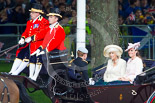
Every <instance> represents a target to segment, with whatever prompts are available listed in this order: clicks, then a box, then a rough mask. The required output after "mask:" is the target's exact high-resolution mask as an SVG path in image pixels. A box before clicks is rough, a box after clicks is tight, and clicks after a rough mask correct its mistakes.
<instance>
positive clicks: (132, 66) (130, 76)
mask: <svg viewBox="0 0 155 103" xmlns="http://www.w3.org/2000/svg"><path fill="white" fill-rule="evenodd" d="M128 45H129V46H128V48H127V49H126V50H125V51H128V55H129V57H130V59H129V60H128V62H127V68H126V73H125V75H124V76H123V77H122V78H119V80H122V81H129V82H130V83H133V81H134V79H135V78H136V76H137V75H138V74H140V73H142V71H143V62H142V59H141V58H140V55H139V52H138V48H139V46H140V42H138V43H134V44H132V43H128Z"/></svg>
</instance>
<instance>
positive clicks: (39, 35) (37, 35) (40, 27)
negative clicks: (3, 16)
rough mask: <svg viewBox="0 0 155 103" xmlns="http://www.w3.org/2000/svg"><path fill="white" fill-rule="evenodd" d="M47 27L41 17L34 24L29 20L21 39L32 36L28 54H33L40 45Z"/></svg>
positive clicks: (46, 21)
mask: <svg viewBox="0 0 155 103" xmlns="http://www.w3.org/2000/svg"><path fill="white" fill-rule="evenodd" d="M48 27H49V22H48V20H46V19H45V18H43V17H42V16H40V17H39V18H38V19H37V20H36V21H35V22H34V23H33V20H29V21H28V22H27V25H26V30H25V31H24V33H23V34H22V37H23V38H27V37H31V36H34V40H33V41H31V42H30V54H32V53H33V52H35V51H36V50H37V48H39V46H40V45H41V44H42V42H43V39H44V37H45V35H46V32H47V30H46V29H48Z"/></svg>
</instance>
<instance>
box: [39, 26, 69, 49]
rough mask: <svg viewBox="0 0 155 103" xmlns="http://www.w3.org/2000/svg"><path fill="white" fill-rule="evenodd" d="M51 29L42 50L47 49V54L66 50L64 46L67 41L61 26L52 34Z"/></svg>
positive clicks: (54, 29)
mask: <svg viewBox="0 0 155 103" xmlns="http://www.w3.org/2000/svg"><path fill="white" fill-rule="evenodd" d="M50 30H51V29H50V28H48V32H47V35H46V36H45V39H44V41H43V44H42V45H41V48H42V49H45V48H46V51H47V52H50V51H52V50H54V49H58V50H65V49H66V47H65V46H64V40H65V32H64V29H63V27H62V26H61V25H59V24H56V25H55V26H54V28H53V29H52V31H51V33H50Z"/></svg>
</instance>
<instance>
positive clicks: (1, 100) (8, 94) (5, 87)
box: [0, 78, 10, 103]
mask: <svg viewBox="0 0 155 103" xmlns="http://www.w3.org/2000/svg"><path fill="white" fill-rule="evenodd" d="M0 80H1V81H2V83H3V85H4V87H3V91H2V97H1V99H0V103H2V102H3V99H4V94H5V93H4V92H5V89H6V91H7V97H8V103H10V93H9V90H8V87H7V85H6V83H5V82H4V79H2V78H1V79H0Z"/></svg>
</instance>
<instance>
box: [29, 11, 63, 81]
mask: <svg viewBox="0 0 155 103" xmlns="http://www.w3.org/2000/svg"><path fill="white" fill-rule="evenodd" d="M47 16H49V17H48V20H49V23H50V26H49V29H48V32H47V34H46V36H45V38H44V41H43V43H42V45H40V47H39V48H38V49H37V50H36V51H35V52H34V53H32V54H31V55H35V54H36V55H37V56H39V55H40V54H42V52H43V50H45V49H46V52H48V53H50V52H52V51H54V50H57V51H59V52H60V51H64V50H66V47H65V46H64V40H65V32H64V29H63V27H62V26H61V25H60V24H59V23H58V20H59V18H61V17H62V16H61V15H60V14H59V10H58V9H52V8H51V9H50V13H49V14H47ZM39 72H40V69H36V71H35V73H36V78H37V77H38V74H39ZM36 78H35V79H36Z"/></svg>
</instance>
